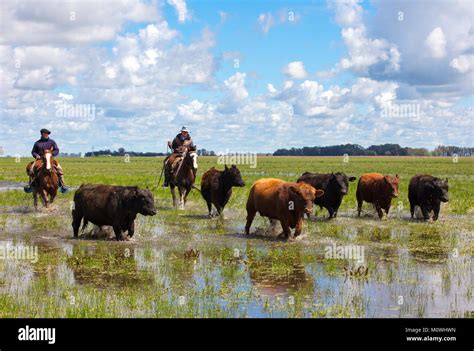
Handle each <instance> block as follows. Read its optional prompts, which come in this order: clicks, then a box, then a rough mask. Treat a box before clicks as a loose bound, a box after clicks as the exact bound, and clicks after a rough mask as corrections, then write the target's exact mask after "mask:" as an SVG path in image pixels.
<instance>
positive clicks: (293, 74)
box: [283, 61, 308, 79]
mask: <svg viewBox="0 0 474 351" xmlns="http://www.w3.org/2000/svg"><path fill="white" fill-rule="evenodd" d="M283 73H284V74H285V75H286V76H287V77H288V78H289V79H305V78H306V77H307V76H308V73H307V72H306V69H305V68H304V64H303V62H301V61H294V62H290V63H288V65H286V66H285V67H284V68H283Z"/></svg>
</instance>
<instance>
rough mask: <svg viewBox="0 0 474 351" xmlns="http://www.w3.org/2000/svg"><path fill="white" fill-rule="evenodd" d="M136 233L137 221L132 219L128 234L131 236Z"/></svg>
mask: <svg viewBox="0 0 474 351" xmlns="http://www.w3.org/2000/svg"><path fill="white" fill-rule="evenodd" d="M133 233H135V221H131V222H130V224H129V225H128V236H129V237H130V238H131V237H132V236H133Z"/></svg>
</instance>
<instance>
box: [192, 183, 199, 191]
mask: <svg viewBox="0 0 474 351" xmlns="http://www.w3.org/2000/svg"><path fill="white" fill-rule="evenodd" d="M191 188H193V189H196V190H197V191H199V192H201V189H199V188H198V187H197V186H196V185H194V184H193V186H192V187H191Z"/></svg>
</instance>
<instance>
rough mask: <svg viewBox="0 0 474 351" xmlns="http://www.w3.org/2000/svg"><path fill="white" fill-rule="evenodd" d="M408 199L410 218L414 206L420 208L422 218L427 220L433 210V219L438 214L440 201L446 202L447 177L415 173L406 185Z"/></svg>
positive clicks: (447, 197)
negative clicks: (443, 178) (441, 177)
mask: <svg viewBox="0 0 474 351" xmlns="http://www.w3.org/2000/svg"><path fill="white" fill-rule="evenodd" d="M408 200H409V201H410V213H411V218H413V216H414V212H415V206H419V207H420V208H421V212H422V213H423V218H424V219H425V221H426V220H428V219H429V218H430V212H431V211H433V212H434V215H433V220H434V221H436V220H437V219H438V216H439V209H440V203H441V202H448V200H449V195H448V178H446V179H445V180H442V179H439V178H436V177H433V176H430V175H420V174H419V175H416V176H414V177H413V178H411V179H410V184H409V185H408Z"/></svg>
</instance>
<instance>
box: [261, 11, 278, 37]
mask: <svg viewBox="0 0 474 351" xmlns="http://www.w3.org/2000/svg"><path fill="white" fill-rule="evenodd" d="M257 21H258V24H259V25H260V29H261V30H262V32H263V33H265V34H266V33H268V32H269V31H270V28H271V27H273V26H274V25H275V20H274V18H273V15H272V14H271V13H269V12H267V13H261V14H260V15H259V16H258V20H257Z"/></svg>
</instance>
